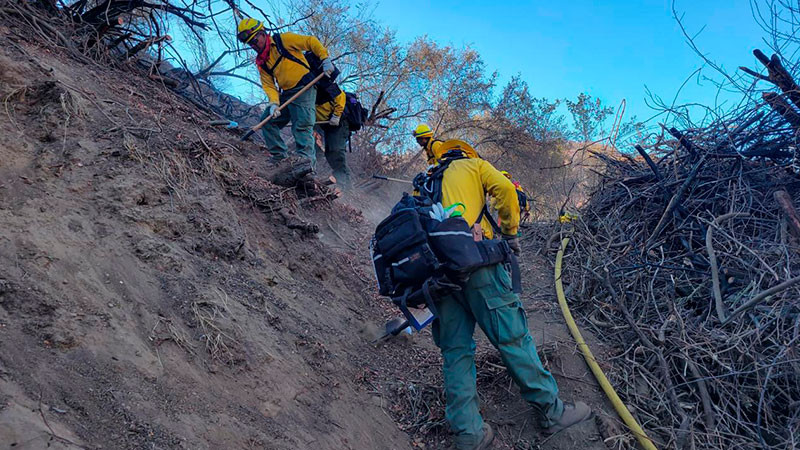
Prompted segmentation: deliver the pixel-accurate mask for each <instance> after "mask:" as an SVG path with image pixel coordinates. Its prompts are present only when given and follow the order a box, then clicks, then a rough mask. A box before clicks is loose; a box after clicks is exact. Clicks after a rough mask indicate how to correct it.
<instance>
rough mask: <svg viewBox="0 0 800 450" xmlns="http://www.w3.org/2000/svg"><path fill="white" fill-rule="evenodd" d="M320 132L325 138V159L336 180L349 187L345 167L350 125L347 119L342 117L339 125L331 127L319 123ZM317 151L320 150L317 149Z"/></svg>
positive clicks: (347, 172)
mask: <svg viewBox="0 0 800 450" xmlns="http://www.w3.org/2000/svg"><path fill="white" fill-rule="evenodd" d="M319 130H320V134H321V135H322V137H323V139H324V140H325V159H326V160H327V161H328V165H330V166H331V171H333V176H334V177H336V182H337V183H338V184H339V185H340V186H342V187H344V188H350V168H349V167H347V158H346V155H347V139H348V138H349V137H350V126H349V124H348V123H347V119H345V118H344V117H342V119H341V121H340V122H339V126H336V127H332V126H329V125H321V126H320V127H319ZM317 151H322V150H321V149H319V148H318V149H317Z"/></svg>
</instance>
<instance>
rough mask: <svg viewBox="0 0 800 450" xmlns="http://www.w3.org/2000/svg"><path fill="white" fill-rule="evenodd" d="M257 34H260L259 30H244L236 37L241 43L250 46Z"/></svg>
mask: <svg viewBox="0 0 800 450" xmlns="http://www.w3.org/2000/svg"><path fill="white" fill-rule="evenodd" d="M256 33H258V31H257V30H244V31H240V32H239V34H237V35H236V38H237V39H239V42H242V43H244V44H248V43H249V41H250V40H251V39H253V36H255V35H256Z"/></svg>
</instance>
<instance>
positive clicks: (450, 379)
mask: <svg viewBox="0 0 800 450" xmlns="http://www.w3.org/2000/svg"><path fill="white" fill-rule="evenodd" d="M465 148H470V149H471V147H469V145H468V144H466V143H465V142H463V141H458V140H448V141H445V142H443V143H442V144H441V145H440V146H437V147H436V148H435V151H434V154H433V155H432V156H433V158H434V159H435V161H436V163H437V165H436V167H435V168H433V169H432V170H430V171H429V172H428V174H427V175H425V176H424V177H423V178H422V179H420V180H418V183H417V187H418V190H419V194H420V195H419V197H428V199H429V201H428V203H423V204H430V203H432V204H433V209H434V210H436V209H437V208H438V209H440V210H442V211H444V212H445V214H444V216H447V215H448V213H447V211H450V210H453V209H454V208H455V209H457V210H458V211H459V213H458V214H459V216H460V218H461V219H463V220H464V221H465V223H464V224H463V228H464V229H463V230H457V229H452V230H447V231H439V230H438V229H435V230H434V231H432V232H431V231H429V232H427V239H426V240H427V242H428V243H429V245H428V246H432V247H433V254H434V255H435V256H437V257H438V259H442V258H444V260H443V261H440V262H439V264H438V265H439V266H442V265H444V266H447V265H448V264H450V265H452V264H453V263H458V261H459V260H464V259H467V258H466V257H465V256H462V254H463V255H467V254H468V252H467V250H468V248H469V247H470V243H469V242H470V241H472V240H473V238H472V236H474V234H473V233H467V232H466V230H467V229H469V228H470V227H474V225H473V224H475V223H476V222H479V221H480V220H481V219H482V218H483V217H484V216H485V215H486V211H487V207H486V196H487V194H488V195H489V196H491V197H493V198H494V199H496V200H495V205H496V207H497V211H498V215H499V218H500V219H501V220H500V222H501V225H499V227H498V228H499V230H498V231H499V234H500V237H501V238H502V240H500V241H498V240H490V241H482V242H476V243H475V245H476V246H478V247H480V248H482V250H480V252H479V253H480V254H481V258H479V259H481V260H482V261H483V262H482V263H480V264H473V265H472V266H471V267H470V268H469V271H468V272H461V274H462V275H464V274H466V275H465V276H464V278H466V281H464V282H463V283H462V284H461V285H460V286H459V288H457V289H452V290H446V289H444V290H443V289H442V288H441V286H443V285H444V286H446V283H442V282H440V280H438V279H436V278H434V277H436V276H438V275H434V277H431V278H428V279H427V280H425V281H424V282H423V286H424V288H423V289H421V290H422V291H423V293H424V297H425V298H426V302H427V305H428V309H429V310H431V311H432V312H433V311H434V310H435V315H436V319H435V320H434V321H433V322H432V330H431V331H432V335H433V339H434V342H435V343H436V345H437V346H438V347H439V349H440V350H441V353H442V360H443V367H442V369H443V374H444V377H443V378H444V388H445V393H446V399H447V405H446V410H445V416H446V419H447V421H448V423H449V424H450V427H451V429H452V431H453V433H454V434H455V438H454V440H455V445H456V448H457V449H470V450H475V449H487V448H489V446H490V445H491V442H492V440H493V439H494V431H493V430H492V428H491V426H490V425H489V424H487V423H485V422H484V421H483V419H482V417H481V414H480V409H479V399H478V392H477V387H476V376H475V373H476V368H475V340H474V338H473V334H474V331H475V325H476V324H477V325H478V326H479V327H480V328H481V329H482V330H483V332H484V334H485V335H486V337H488V339H489V341H490V342H491V343H492V345H493V346H494V347H495V348H497V350H498V351H499V352H500V355H501V357H502V359H503V362H504V364H505V366H506V368H507V370H508V371H509V373H510V375H511V378H512V379H513V380H514V382H515V383H516V384H517V385H518V386H519V388H520V391H521V395H522V397H523V398H524V399H525V400H527V401H528V403H529V404H530V405H531V406H532V407H533V411H534V414H533V415H534V417H533V418H534V420H536V421H537V422H538V423H539V425H540V426H541V427H542V428H543V430H544V431H545V433H548V434H552V433H555V432H558V431H561V430H563V429H565V428H568V427H570V426H572V425H575V424H577V423H580V422H583V421H584V420H587V419H588V418H589V417H591V409H590V408H589V406H588V405H586V404H585V403H583V402H575V403H568V402H564V401H562V400H561V399H560V398H559V395H558V386H557V385H556V381H555V379H554V378H553V376H552V375H551V374H550V372H548V371H547V370H546V369H545V368H544V367H543V365H542V362H541V361H540V359H539V356H538V355H537V353H536V346H535V344H534V341H533V338H532V337H531V335H530V332H529V331H528V324H527V319H526V316H525V310H524V309H523V307H522V303H521V301H520V298H519V295H518V293H517V292H518V291H519V290H518V287H519V285H518V282H519V278H518V274H516V275H517V276H512V273H510V271H509V270H508V269H507V268H508V267H511V265H509V264H506V263H505V262H507V261H508V259H505V260H500V261H498V259H497V258H495V259H491V256H492V255H495V254H497V253H503V252H504V251H505V252H512V253H514V254H515V255H519V253H520V251H521V248H520V243H519V237H518V236H517V231H518V227H519V220H520V208H519V200H518V197H517V190H516V188H515V187H514V184H513V183H512V182H511V181H510V180H509V179H508V178H506V177H505V176H504V175H503V174H502V173H501V172H500V171H498V170H497V169H496V168H494V167H493V166H492V165H491V164H490V163H489V162H488V161H485V160H483V159H480V158H479V157H476V156H470V155H469V154H468V153H467V152H465V151H463V149H465ZM471 153H472V154H473V155H477V153H475V152H474V150H473V151H472V152H471ZM421 201H422V200H416V202H417V203H419V202H421ZM408 204H409V202H408V200H406V198H405V197H404V200H401V203H398V206H396V207H395V210H393V215H392V216H390V217H389V218H387V219H386V220H385V221H384V222H383V223H386V224H387V225H379V226H378V229H376V235H375V246H374V248H373V261H374V263H375V266H376V274H377V275H378V281H379V288H380V289H381V290H382V292H381V293H382V294H384V295H389V296H391V297H392V299H393V301H395V303H397V299H398V298H399V299H400V301H401V302H402V306H405V304H406V302H407V299H408V298H413V297H414V295H415V294H413V293H412V291H414V289H413V288H412V287H410V286H408V285H410V284H412V283H410V282H409V281H406V285H403V284H402V283H400V288H401V289H400V290H403V289H404V290H405V291H404V293H402V294H401V295H399V296H398V295H397V292H398V289H397V288H393V287H392V286H387V285H391V284H392V283H396V282H397V281H398V280H399V279H400V277H405V279H409V278H410V277H411V274H413V273H415V272H416V273H424V272H425V271H424V270H419V269H417V270H414V266H411V264H412V262H413V264H420V263H419V262H420V261H422V260H424V259H425V257H426V256H425V255H429V254H430V253H431V252H430V251H428V250H427V247H425V246H423V250H422V251H421V252H417V253H419V254H420V255H421V257H417V256H416V255H415V254H414V252H413V249H412V248H410V247H409V248H401V246H402V245H403V244H402V242H409V244H408V245H411V244H410V243H413V242H418V241H419V239H415V238H410V237H406V236H405V235H403V234H402V233H401V232H400V231H395V230H403V226H400V225H398V223H399V220H397V219H395V218H394V217H393V216H395V215H398V216H400V215H402V214H407V213H406V211H409V206H408ZM437 205H438V206H437ZM417 209H418V210H422V211H423V214H422V219H421V221H420V222H421V223H422V224H423V225H422V228H423V229H425V227H426V226H427V225H425V224H426V223H430V222H431V221H430V220H428V219H427V217H426V215H425V214H427V213H426V212H425V211H427V210H426V209H425V208H421V207H420V208H417ZM433 216H437V217H439V216H441V214H440V213H437V214H431V217H433ZM450 217H451V219H445V221H444V222H433V223H434V225H433V226H434V227H436V226H443V225H444V224H447V223H448V221H451V222H452V220H453V219H452V216H450ZM404 220H406V219H404ZM458 220H459V219H456V222H452V223H451V224H450V225H448V226H451V227H453V226H455V225H453V224H457V222H458ZM406 223H407V220H406ZM440 223H441V224H442V225H438V224H440ZM406 228H407V227H406ZM418 228H419V227H417V229H418ZM391 233H401V234H400V235H399V236H398V237H397V238H394V239H393V236H392V234H391ZM405 233H406V234H408V232H405ZM462 234H463V235H465V236H464V237H459V236H461V235H462ZM490 237H491V236H490ZM445 238H447V239H451V241H450V242H451V243H452V244H451V245H450V246H449V247H448V248H449V249H448V248H446V249H442V248H437V242H438V241H439V240H441V239H445ZM455 239H462V240H461V241H459V242H458V244H457V245H456V243H455ZM464 239H466V241H465V240H464ZM389 244H392V245H389ZM480 244H484V245H483V246H481V245H480ZM488 244H493V245H488ZM506 244H507V245H506ZM398 249H400V250H398ZM503 249H505V250H503ZM450 252H453V253H455V254H457V255H458V258H456V261H450V262H448V260H447V257H448V254H449V253H450ZM393 254H394V255H395V256H392V255H393ZM487 255H488V256H489V257H488V258H487ZM509 256H511V255H509ZM398 258H402V259H399V260H395V259H398ZM501 261H505V262H501ZM512 261H515V260H514V259H513V257H512ZM405 266H408V267H405ZM401 267H405V268H403V269H402V270H398V269H400V268H401ZM434 272H435V271H434ZM457 275H458V274H457ZM444 276H445V278H447V277H448V276H449V275H448V274H447V273H445V274H444ZM421 277H430V275H429V274H424V275H421ZM462 279H463V278H462ZM386 292H389V293H388V294H387V293H386ZM417 296H419V295H417ZM401 309H402V308H401Z"/></svg>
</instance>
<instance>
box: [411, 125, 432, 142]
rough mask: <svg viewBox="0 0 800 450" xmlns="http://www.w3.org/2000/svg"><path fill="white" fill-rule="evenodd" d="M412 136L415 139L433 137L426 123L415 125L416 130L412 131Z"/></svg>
mask: <svg viewBox="0 0 800 450" xmlns="http://www.w3.org/2000/svg"><path fill="white" fill-rule="evenodd" d="M412 134H413V135H414V137H415V138H421V137H431V136H433V130H431V127H430V126H428V124H427V123H421V124H419V125H417V128H415V129H414V131H413V133H412Z"/></svg>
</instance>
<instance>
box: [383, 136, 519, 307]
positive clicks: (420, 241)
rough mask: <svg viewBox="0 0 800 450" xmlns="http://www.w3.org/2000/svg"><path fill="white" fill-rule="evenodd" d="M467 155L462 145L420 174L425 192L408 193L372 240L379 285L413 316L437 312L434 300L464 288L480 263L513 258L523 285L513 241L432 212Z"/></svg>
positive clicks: (418, 184) (516, 285)
mask: <svg viewBox="0 0 800 450" xmlns="http://www.w3.org/2000/svg"><path fill="white" fill-rule="evenodd" d="M465 158H467V157H466V156H465V155H464V154H463V153H462V152H460V151H457V150H456V151H451V152H448V154H446V155H445V156H444V157H443V158H442V159H441V160H440V165H439V166H437V167H436V168H435V169H434V170H433V171H432V172H431V173H430V174H428V175H427V176H423V177H419V176H418V177H417V178H415V185H416V186H415V187H417V190H418V191H419V192H420V195H419V196H413V197H412V196H409V195H408V193H404V194H403V198H402V199H401V200H400V202H398V203H397V205H395V207H394V208H393V209H392V213H391V214H390V215H389V217H387V218H386V219H384V220H383V221H382V222H381V223H380V224H379V225H378V227H377V228H376V229H375V235H374V237H373V238H372V241H371V242H370V251H371V254H372V262H373V267H374V268H375V276H376V278H377V280H378V291H379V292H380V294H381V295H385V296H388V297H390V298H391V299H392V301H393V302H394V303H395V304H396V305H398V306H399V307H400V309H401V311H403V314H405V315H406V317H407V318H408V319H409V321H411V317H409V313H408V310H407V308H408V307H421V306H425V305H427V307H428V308H429V309H430V311H431V312H432V313H433V314H434V315H435V314H436V309H435V307H434V300H436V299H438V298H441V297H442V296H445V295H449V294H451V293H453V292H456V291H459V290H460V289H461V288H462V286H463V285H464V284H465V283H466V282H467V280H468V279H469V276H470V274H471V273H472V272H474V271H475V270H477V269H478V268H480V267H484V266H488V265H492V264H497V263H501V262H505V263H509V264H511V266H512V280H513V283H512V284H513V286H514V291H515V292H519V291H520V288H519V286H520V283H519V267H518V265H516V259H515V256H514V254H513V253H512V252H511V248H510V247H509V246H508V243H507V242H505V241H504V240H499V239H495V240H483V241H475V240H474V238H473V236H472V225H471V224H469V223H467V222H466V220H464V219H463V218H462V217H450V218H447V219H445V220H443V221H439V220H437V219H434V218H432V217H431V216H430V215H429V213H430V211H431V210H432V205H434V204H435V203H440V202H441V181H442V178H443V176H444V171H445V170H447V167H448V166H449V164H450V163H451V162H452V161H455V160H458V159H465ZM481 216H483V213H481ZM480 220H481V217H479V218H478V221H479V222H480Z"/></svg>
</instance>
